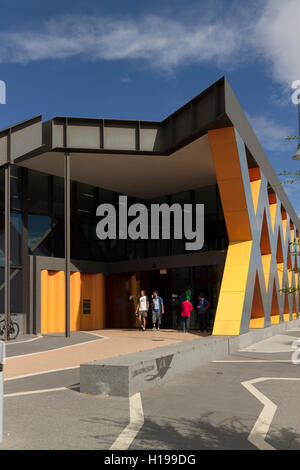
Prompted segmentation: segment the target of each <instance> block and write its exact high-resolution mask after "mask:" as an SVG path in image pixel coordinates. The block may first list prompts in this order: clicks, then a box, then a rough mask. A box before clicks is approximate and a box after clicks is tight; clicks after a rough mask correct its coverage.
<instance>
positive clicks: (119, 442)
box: [109, 393, 144, 450]
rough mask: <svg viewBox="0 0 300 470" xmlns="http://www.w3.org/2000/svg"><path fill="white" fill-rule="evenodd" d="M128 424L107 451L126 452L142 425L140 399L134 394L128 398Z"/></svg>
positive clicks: (142, 415)
mask: <svg viewBox="0 0 300 470" xmlns="http://www.w3.org/2000/svg"><path fill="white" fill-rule="evenodd" d="M129 410H130V422H129V424H128V425H127V426H126V428H125V429H123V431H122V432H121V434H120V435H119V437H118V438H117V439H116V440H115V442H114V443H113V444H112V446H111V447H110V449H109V450H127V449H128V448H129V446H130V445H131V443H132V442H133V441H134V439H135V438H136V436H137V434H138V433H139V431H140V429H141V428H142V426H143V425H144V412H143V405H142V397H141V394H140V393H136V394H135V395H132V397H130V398H129Z"/></svg>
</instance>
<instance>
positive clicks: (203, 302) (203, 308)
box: [198, 293, 210, 332]
mask: <svg viewBox="0 0 300 470" xmlns="http://www.w3.org/2000/svg"><path fill="white" fill-rule="evenodd" d="M209 307H210V304H209V301H208V300H207V299H206V298H205V296H204V294H203V293H201V294H199V297H198V314H199V320H200V331H206V332H208V321H209V311H208V309H209Z"/></svg>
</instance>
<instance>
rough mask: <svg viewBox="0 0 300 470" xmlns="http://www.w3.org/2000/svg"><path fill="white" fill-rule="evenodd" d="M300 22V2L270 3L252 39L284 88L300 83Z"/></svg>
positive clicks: (291, 0)
mask: <svg viewBox="0 0 300 470" xmlns="http://www.w3.org/2000/svg"><path fill="white" fill-rule="evenodd" d="M299 18H300V2H299V0H284V1H282V0H266V2H265V8H264V10H263V11H262V14H261V16H260V18H259V20H258V22H257V24H256V26H255V28H254V31H253V36H252V39H251V42H252V44H253V46H254V47H256V48H257V51H258V53H260V54H261V55H262V58H263V60H264V61H266V62H267V64H268V66H269V67H270V69H271V73H272V76H273V79H274V80H275V81H276V82H279V83H282V84H283V85H288V86H290V85H291V83H292V82H293V80H297V79H300V55H299V48H300V27H299Z"/></svg>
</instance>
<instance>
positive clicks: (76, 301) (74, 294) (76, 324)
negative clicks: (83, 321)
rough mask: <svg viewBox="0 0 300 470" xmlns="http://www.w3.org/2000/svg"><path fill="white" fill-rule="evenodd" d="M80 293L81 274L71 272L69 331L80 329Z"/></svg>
mask: <svg viewBox="0 0 300 470" xmlns="http://www.w3.org/2000/svg"><path fill="white" fill-rule="evenodd" d="M80 294H81V274H80V273H79V272H75V273H71V276H70V304H71V305H70V328H71V331H79V330H80Z"/></svg>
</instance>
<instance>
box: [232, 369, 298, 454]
mask: <svg viewBox="0 0 300 470" xmlns="http://www.w3.org/2000/svg"><path fill="white" fill-rule="evenodd" d="M266 380H291V381H299V380H300V378H297V377H288V378H286V377H259V378H257V379H252V380H247V381H245V382H241V384H242V385H243V386H244V387H245V388H246V389H247V390H248V391H249V392H250V393H252V395H254V396H255V398H257V399H258V400H259V401H260V402H261V403H262V404H263V405H264V408H263V410H262V412H261V413H260V415H259V417H258V419H257V421H256V423H255V424H254V426H253V428H252V430H251V432H250V434H249V436H248V441H249V442H251V443H252V444H253V445H255V446H256V447H257V448H258V449H260V450H276V449H275V448H274V447H273V446H271V445H270V444H268V443H267V442H266V441H265V439H266V436H267V434H268V431H269V429H270V426H271V423H272V421H273V418H274V415H275V413H276V410H277V405H275V403H273V402H272V401H271V400H270V399H269V398H267V397H266V395H264V394H263V393H261V392H260V391H259V390H257V388H255V387H254V385H253V384H255V383H259V382H264V381H266Z"/></svg>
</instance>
